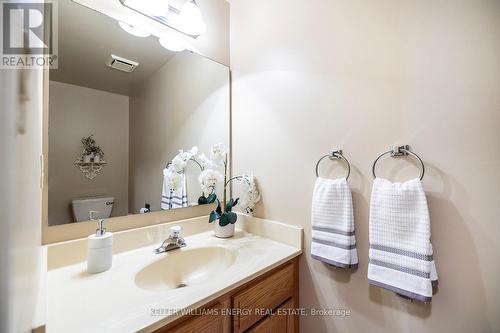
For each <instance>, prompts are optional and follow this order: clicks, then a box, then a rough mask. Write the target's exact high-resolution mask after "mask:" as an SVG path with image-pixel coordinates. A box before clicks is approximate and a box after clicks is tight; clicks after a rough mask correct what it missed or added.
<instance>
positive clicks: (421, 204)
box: [368, 178, 437, 302]
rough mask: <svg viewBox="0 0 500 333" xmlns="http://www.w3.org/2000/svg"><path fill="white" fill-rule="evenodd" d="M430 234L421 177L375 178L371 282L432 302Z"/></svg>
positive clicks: (434, 276)
mask: <svg viewBox="0 0 500 333" xmlns="http://www.w3.org/2000/svg"><path fill="white" fill-rule="evenodd" d="M430 237H431V228H430V220H429V211H428V208H427V201H426V198H425V193H424V190H423V188H422V183H421V182H420V180H419V179H414V180H410V181H407V182H405V183H391V182H390V181H388V180H385V179H381V178H376V179H375V180H374V181H373V189H372V195H371V202H370V250H369V259H370V260H369V264H368V281H369V283H370V284H372V285H375V286H379V287H382V288H386V289H389V290H392V291H394V292H395V293H397V294H399V295H400V296H403V297H406V298H410V299H415V300H419V301H424V302H426V301H430V300H431V299H432V286H433V284H435V283H437V273H436V266H435V264H434V259H433V253H432V245H431V242H430Z"/></svg>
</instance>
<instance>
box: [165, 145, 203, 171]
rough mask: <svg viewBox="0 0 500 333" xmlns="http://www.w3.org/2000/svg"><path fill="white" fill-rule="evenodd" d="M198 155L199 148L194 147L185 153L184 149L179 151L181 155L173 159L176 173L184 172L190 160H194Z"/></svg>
mask: <svg viewBox="0 0 500 333" xmlns="http://www.w3.org/2000/svg"><path fill="white" fill-rule="evenodd" d="M197 153H198V147H197V146H193V148H191V149H190V150H188V151H184V150H182V149H180V150H179V153H178V154H177V155H175V157H174V158H173V159H172V163H171V165H172V166H173V167H174V169H175V171H176V172H183V171H184V169H185V168H186V165H187V163H188V161H189V160H190V159H192V158H193V156H194V155H196V154H197Z"/></svg>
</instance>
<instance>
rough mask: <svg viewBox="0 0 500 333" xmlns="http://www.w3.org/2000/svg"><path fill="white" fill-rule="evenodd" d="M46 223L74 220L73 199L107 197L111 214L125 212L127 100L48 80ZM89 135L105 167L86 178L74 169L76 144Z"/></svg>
mask: <svg viewBox="0 0 500 333" xmlns="http://www.w3.org/2000/svg"><path fill="white" fill-rule="evenodd" d="M49 95H50V96H49V103H50V105H49V109H50V111H49V202H48V204H49V209H48V212H49V225H55V224H63V223H68V222H72V221H74V218H73V213H72V210H71V200H72V199H73V198H80V197H88V196H98V195H110V196H113V197H114V198H115V203H114V205H113V211H112V216H121V215H126V214H127V212H128V155H129V153H128V135H129V110H128V108H129V98H128V96H123V95H118V94H113V93H109V92H105V91H100V90H95V89H90V88H84V87H80V86H75V85H71V84H66V83H60V82H55V81H50V86H49ZM90 134H94V137H95V140H96V142H97V144H98V145H99V146H101V148H102V149H103V151H104V155H105V156H104V158H105V160H106V162H108V164H107V165H106V166H105V167H104V168H103V169H102V171H101V172H100V173H99V175H98V176H97V177H96V178H94V179H92V180H89V179H87V178H86V177H85V176H84V174H83V173H82V172H81V171H80V170H79V169H78V168H77V167H75V166H74V164H73V162H74V161H75V160H76V159H77V158H78V157H79V156H80V154H81V151H82V147H81V143H80V140H81V138H82V137H84V136H88V135H90Z"/></svg>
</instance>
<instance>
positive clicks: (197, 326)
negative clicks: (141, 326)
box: [154, 299, 231, 333]
mask: <svg viewBox="0 0 500 333" xmlns="http://www.w3.org/2000/svg"><path fill="white" fill-rule="evenodd" d="M229 306H230V301H229V299H227V300H222V301H220V302H217V303H215V304H213V305H211V306H209V307H206V308H204V309H205V311H204V313H210V314H205V315H199V316H192V317H190V318H189V319H187V320H184V321H182V322H181V323H179V324H177V325H175V326H173V327H172V326H170V325H167V326H165V327H162V328H160V329H158V330H156V331H155V332H154V333H200V332H203V333H229V332H231V316H230V315H228V314H224V313H223V311H222V310H223V309H224V308H225V309H228V308H229Z"/></svg>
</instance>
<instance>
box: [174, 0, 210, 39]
mask: <svg viewBox="0 0 500 333" xmlns="http://www.w3.org/2000/svg"><path fill="white" fill-rule="evenodd" d="M175 26H176V28H177V29H179V30H181V31H183V32H185V33H188V34H191V35H201V34H202V33H204V32H205V30H206V26H205V22H203V17H202V16H201V11H200V8H199V7H198V6H197V5H196V4H195V3H194V2H193V1H191V0H189V1H188V2H186V3H185V4H184V5H183V6H182V8H181V11H180V13H179V15H178V16H177V18H176V19H175Z"/></svg>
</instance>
